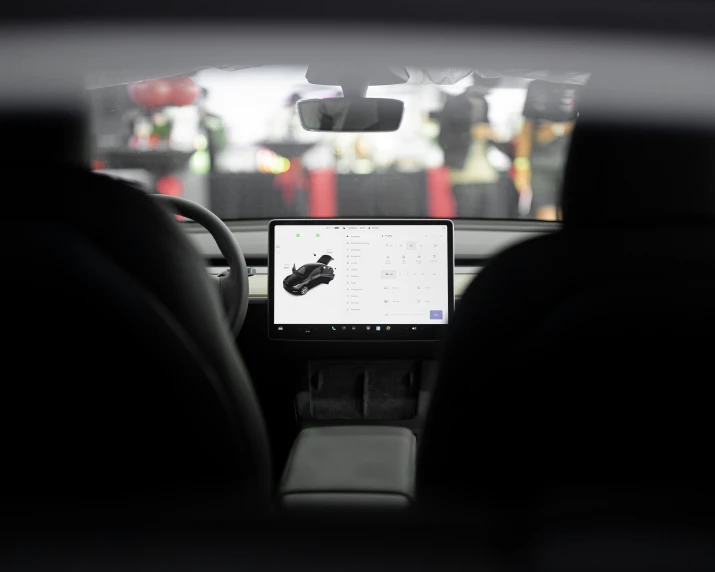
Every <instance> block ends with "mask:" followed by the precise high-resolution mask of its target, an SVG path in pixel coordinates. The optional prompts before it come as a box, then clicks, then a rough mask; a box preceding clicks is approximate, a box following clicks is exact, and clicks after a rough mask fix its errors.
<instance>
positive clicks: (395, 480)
mask: <svg viewBox="0 0 715 572" xmlns="http://www.w3.org/2000/svg"><path fill="white" fill-rule="evenodd" d="M415 449H416V443H415V436H414V435H413V434H412V432H411V431H409V430H408V429H404V428H401V427H375V426H360V427H352V426H351V427H320V428H312V429H304V430H303V431H301V432H300V434H299V435H298V438H297V439H296V442H295V444H294V446H293V450H292V452H291V454H290V457H289V458H288V463H287V465H286V469H285V472H284V474H283V481H282V484H281V489H280V497H281V503H282V505H283V506H284V507H286V508H312V509H320V508H331V507H336V508H337V507H350V508H373V507H374V508H379V509H386V508H388V509H390V508H406V507H408V506H410V504H411V503H412V499H413V493H414V482H415V452H416V451H415Z"/></svg>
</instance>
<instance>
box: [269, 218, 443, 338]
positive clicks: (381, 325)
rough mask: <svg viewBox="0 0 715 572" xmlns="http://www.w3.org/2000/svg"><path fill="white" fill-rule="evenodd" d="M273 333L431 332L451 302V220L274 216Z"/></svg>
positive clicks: (296, 335) (435, 334) (436, 333)
mask: <svg viewBox="0 0 715 572" xmlns="http://www.w3.org/2000/svg"><path fill="white" fill-rule="evenodd" d="M270 230H271V235H270V236H271V268H270V276H269V280H270V304H271V307H270V312H269V315H270V316H271V318H270V319H271V323H270V324H269V326H270V330H271V335H272V337H276V338H300V339H336V340H337V339H376V340H377V339H409V338H419V339H435V338H437V337H439V334H440V333H441V332H442V331H443V329H444V327H445V326H446V325H447V324H448V323H449V319H450V317H451V314H452V309H453V254H452V223H451V221H441V220H436V221H424V222H423V221H349V220H332V221H331V220H320V221H311V222H300V221H273V222H272V223H271V229H270Z"/></svg>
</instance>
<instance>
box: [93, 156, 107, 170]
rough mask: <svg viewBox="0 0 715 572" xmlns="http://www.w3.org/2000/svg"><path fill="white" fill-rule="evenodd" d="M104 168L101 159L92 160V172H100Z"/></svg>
mask: <svg viewBox="0 0 715 572" xmlns="http://www.w3.org/2000/svg"><path fill="white" fill-rule="evenodd" d="M105 167H106V165H105V163H104V161H102V160H101V159H94V160H92V170H93V171H101V170H102V169H104V168H105Z"/></svg>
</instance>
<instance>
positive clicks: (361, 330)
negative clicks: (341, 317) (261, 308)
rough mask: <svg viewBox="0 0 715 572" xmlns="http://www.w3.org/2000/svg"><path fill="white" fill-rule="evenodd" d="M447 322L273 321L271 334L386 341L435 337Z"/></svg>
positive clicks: (289, 337)
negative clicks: (275, 322)
mask: <svg viewBox="0 0 715 572" xmlns="http://www.w3.org/2000/svg"><path fill="white" fill-rule="evenodd" d="M446 326H447V324H429V325H425V324H414V325H413V324H398V325H393V324H329V325H326V324H317V325H315V324H306V325H297V324H276V325H274V326H273V327H272V332H271V333H272V336H271V337H273V338H276V339H281V338H283V339H313V340H386V339H395V340H402V339H424V340H431V339H438V338H440V337H441V335H442V333H443V331H444V330H445V329H446Z"/></svg>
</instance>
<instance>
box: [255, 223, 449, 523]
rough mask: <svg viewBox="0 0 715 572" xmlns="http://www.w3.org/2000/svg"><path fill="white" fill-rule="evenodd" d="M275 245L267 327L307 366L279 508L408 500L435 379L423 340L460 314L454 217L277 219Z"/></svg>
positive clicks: (387, 505)
mask: <svg viewBox="0 0 715 572" xmlns="http://www.w3.org/2000/svg"><path fill="white" fill-rule="evenodd" d="M269 243H270V249H269V269H268V272H269V276H268V284H269V295H268V333H269V336H270V337H271V339H272V340H274V342H273V343H280V344H281V345H282V344H285V343H287V342H290V343H289V344H288V345H290V346H292V352H293V353H294V354H300V355H303V356H305V358H306V359H305V362H304V363H305V364H306V365H307V367H306V370H304V372H299V376H298V378H299V381H298V383H299V384H300V389H299V391H298V392H297V395H296V399H295V408H296V410H295V413H296V421H297V422H298V423H299V427H300V428H301V429H302V430H301V432H300V433H299V435H298V437H297V439H296V441H295V443H294V445H293V449H292V451H291V453H290V456H289V460H288V463H287V465H286V468H285V473H284V476H283V480H282V485H281V491H280V495H281V496H280V498H281V506H283V507H284V508H286V509H290V510H305V509H308V510H316V509H320V510H324V509H330V508H338V507H340V508H341V509H345V508H351V509H371V510H372V509H380V510H385V509H387V510H399V509H403V508H406V507H409V506H410V504H411V503H412V499H413V488H414V471H415V457H416V447H417V440H418V436H419V430H420V428H421V425H422V421H423V420H424V418H425V414H426V410H427V407H428V404H429V396H430V395H431V388H432V383H433V380H434V378H435V377H436V361H435V360H434V356H433V355H432V354H433V352H432V351H431V350H430V351H429V352H428V351H422V352H421V351H419V348H420V347H424V349H425V350H426V349H427V348H428V347H429V348H434V342H435V341H437V340H439V339H440V338H441V337H442V335H443V334H444V333H445V331H446V328H447V326H448V324H449V322H450V321H451V319H452V315H453V311H454V255H453V228H452V223H451V221H448V220H424V219H423V220H417V221H412V220H346V219H336V220H326V219H322V220H320V219H319V220H308V221H305V220H281V221H273V222H271V224H270V227H269ZM405 342H409V347H410V349H411V352H410V353H409V354H407V355H405V353H404V349H405V347H406V344H405ZM376 346H377V347H380V348H383V350H384V351H381V352H379V354H380V355H375V352H374V349H375V347H376ZM326 347H331V348H333V349H331V350H329V351H326V350H325V348H326ZM390 347H394V348H395V351H394V352H390V351H389V348H390ZM312 348H320V351H312ZM401 352H402V353H401ZM313 358H315V359H313Z"/></svg>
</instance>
